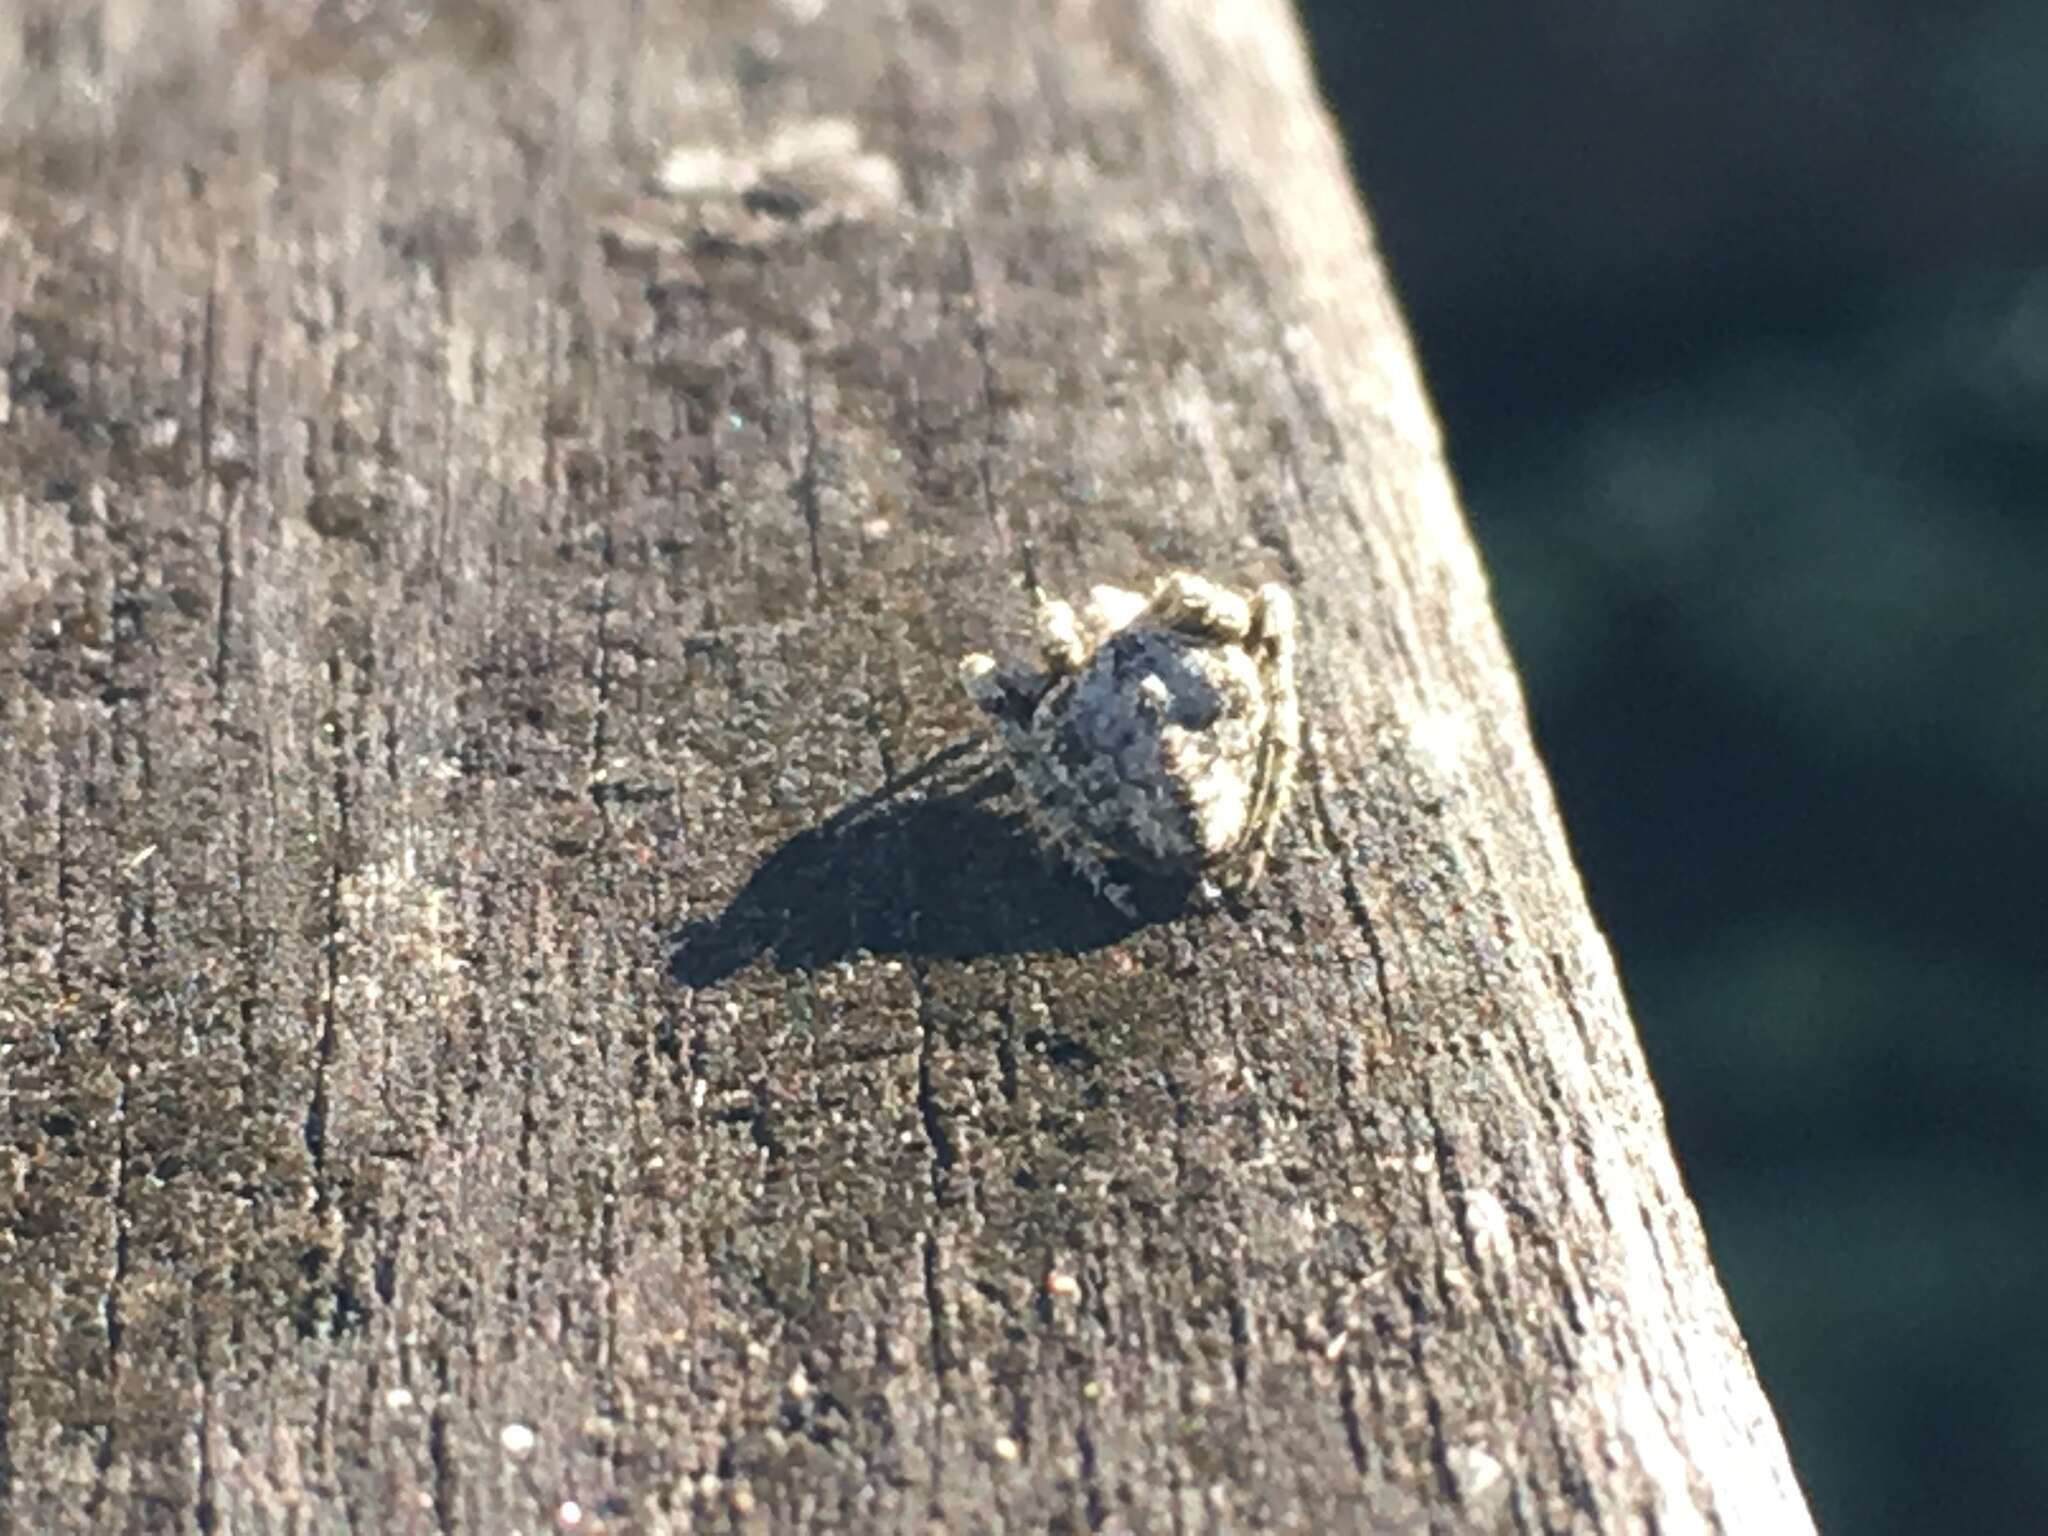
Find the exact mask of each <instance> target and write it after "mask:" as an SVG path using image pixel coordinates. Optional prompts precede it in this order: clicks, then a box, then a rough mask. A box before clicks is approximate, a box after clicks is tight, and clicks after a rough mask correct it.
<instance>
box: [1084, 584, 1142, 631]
mask: <svg viewBox="0 0 2048 1536" xmlns="http://www.w3.org/2000/svg"><path fill="white" fill-rule="evenodd" d="M1145 602H1146V598H1145V594H1144V593H1142V592H1133V591H1132V590H1131V589H1130V588H1129V587H1112V586H1106V585H1105V586H1099V587H1093V588H1090V589H1089V592H1088V602H1087V605H1086V606H1085V607H1084V608H1082V610H1081V622H1082V623H1083V624H1084V625H1085V626H1086V627H1087V629H1088V632H1089V633H1090V634H1091V635H1093V636H1094V637H1095V642H1096V644H1098V645H1100V644H1101V643H1102V642H1103V641H1104V640H1107V639H1108V638H1109V637H1110V636H1111V635H1113V634H1115V633H1116V632H1117V631H1118V630H1120V629H1124V628H1127V627H1128V626H1129V625H1130V624H1131V623H1133V622H1134V621H1135V620H1136V619H1137V617H1138V616H1139V615H1140V614H1142V613H1143V612H1144V611H1145Z"/></svg>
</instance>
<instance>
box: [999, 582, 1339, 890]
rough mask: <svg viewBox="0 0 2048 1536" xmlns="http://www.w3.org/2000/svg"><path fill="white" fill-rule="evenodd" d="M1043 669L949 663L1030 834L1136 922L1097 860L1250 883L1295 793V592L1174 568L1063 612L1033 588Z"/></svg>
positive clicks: (1097, 592) (1225, 883)
mask: <svg viewBox="0 0 2048 1536" xmlns="http://www.w3.org/2000/svg"><path fill="white" fill-rule="evenodd" d="M1036 627H1037V633H1038V648H1039V653H1040V656H1041V657H1042V661H1043V665H1042V667H1040V668H1036V669H1033V668H1021V667H1005V666H1001V665H998V663H997V662H996V660H995V658H993V657H991V656H985V655H981V654H979V653H977V654H974V655H970V656H967V657H965V658H963V659H962V661H961V663H960V680H961V682H962V683H963V684H964V685H965V687H966V689H967V693H968V696H969V697H970V698H972V699H973V700H974V702H975V703H976V704H978V705H979V706H980V707H981V708H982V710H983V711H984V712H986V713H987V715H988V716H989V718H990V719H991V720H992V721H993V722H994V723H995V727H996V730H997V733H998V735H999V736H1000V737H1001V740H1002V743H1003V746H1004V748H1005V749H1006V751H1007V752H1008V754H1009V757H1010V759H1011V762H1012V765H1013V767H1014V769H1015V771H1016V775H1017V779H1018V782H1019V783H1020V784H1021V785H1022V786H1023V788H1024V791H1025V793H1026V795H1027V796H1028V797H1029V798H1030V800H1031V803H1032V808H1033V812H1034V822H1035V825H1036V827H1037V830H1038V832H1039V835H1040V838H1041V839H1042V840H1043V841H1044V842H1045V843H1047V844H1048V845H1049V846H1050V847H1051V848H1052V849H1053V850H1054V851H1056V852H1057V853H1059V854H1060V855H1061V856H1062V857H1063V858H1064V859H1065V860H1066V861H1067V862H1068V863H1069V864H1070V865H1072V866H1073V867H1074V868H1075V869H1076V870H1077V871H1079V872H1080V873H1081V874H1082V875H1083V876H1085V877H1086V878H1087V880H1088V882H1089V883H1090V884H1091V885H1092V886H1094V888H1095V889H1096V891H1098V892H1099V893H1100V894H1101V895H1102V896H1103V897H1104V898H1105V899H1107V900H1108V901H1110V902H1111V903H1112V904H1113V905H1115V906H1116V908H1117V909H1118V910H1119V911H1121V912H1123V913H1125V914H1126V915H1129V916H1135V915H1136V909H1135V906H1134V905H1133V902H1132V899H1131V893H1130V890H1129V889H1128V888H1127V887H1126V886H1123V885H1119V884H1117V883H1116V882H1114V881H1112V880H1111V879H1110V876H1109V869H1108V865H1107V863H1106V860H1107V859H1110V858H1115V859H1121V860H1125V861H1127V862H1129V863H1130V864H1132V865H1135V866H1138V867H1139V868H1141V869H1146V870H1150V871H1153V872H1155V873H1159V874H1164V875H1170V876H1180V877H1189V878H1193V879H1197V880H1200V881H1202V882H1203V884H1204V888H1205V889H1210V890H1213V889H1214V888H1216V887H1221V888H1222V889H1223V890H1226V891H1230V892H1241V891H1245V890H1248V889H1250V888H1251V887H1252V886H1253V885H1255V884H1256V883H1257V882H1258V879H1259V877H1260V876H1261V875H1262V874H1263V873H1264V872H1265V867H1266V857H1267V854H1268V853H1269V852H1270V851H1271V849H1272V846H1273V834H1274V831H1275V829H1276V828H1277V826H1278V824H1279V820H1280V816H1281V814H1282V813H1283V812H1284V811H1285V810H1286V808H1287V802H1288V799H1289V797H1290V796H1291V795H1292V793H1293V791H1294V776H1295V769H1296V766H1297V763H1298V759H1299V751H1300V735H1301V707H1300V703H1299V701H1298V699H1297V698H1296V695H1295V688H1294V599H1293V598H1292V597H1291V596H1290V595H1289V594H1288V592H1287V590H1286V589H1285V588H1284V587H1279V586H1274V585H1267V586H1262V587H1260V588H1259V589H1258V590H1257V591H1256V592H1254V593H1253V594H1252V595H1251V596H1250V597H1248V598H1247V597H1245V596H1244V595H1242V594H1240V593H1238V592H1234V591H1232V590H1231V589H1230V588H1228V587H1225V586H1222V585H1219V584H1218V583H1216V582H1213V581H1210V580H1209V579H1208V578H1207V577H1203V576H1197V575H1195V574H1193V573H1191V572H1187V571H1174V572H1171V573H1170V574H1168V575H1166V576H1164V577H1162V578H1161V579H1160V581H1159V583H1158V585H1157V586H1155V587H1154V588H1153V590H1152V595H1151V597H1149V598H1147V597H1145V596H1143V595H1142V594H1140V593H1137V592H1131V591H1127V590H1125V589H1124V588H1121V587H1109V586H1101V587H1097V588H1095V589H1094V591H1093V592H1092V593H1091V594H1090V595H1089V600H1088V602H1087V604H1086V605H1085V606H1084V607H1083V608H1082V609H1081V611H1080V612H1078V613H1077V612H1076V611H1075V609H1074V607H1073V605H1072V604H1071V603H1066V602H1062V601H1061V600H1059V599H1058V598H1052V597H1048V596H1046V595H1045V594H1044V593H1043V592H1040V593H1038V594H1037V612H1036Z"/></svg>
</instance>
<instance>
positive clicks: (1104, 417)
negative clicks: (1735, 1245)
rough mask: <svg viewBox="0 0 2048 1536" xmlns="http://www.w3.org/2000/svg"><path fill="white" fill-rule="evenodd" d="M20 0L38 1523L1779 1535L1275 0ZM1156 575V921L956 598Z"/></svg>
mask: <svg viewBox="0 0 2048 1536" xmlns="http://www.w3.org/2000/svg"><path fill="white" fill-rule="evenodd" d="M0 33H4V41H0V50H11V52H0V78H4V82H5V84H6V86H7V87H8V89H5V90H0V100H4V101H5V103H6V104H5V105H4V106H0V147H4V159H0V167H4V172H0V304H4V305H5V309H6V320H7V325H6V328H5V331H4V338H5V339H4V342H0V345H4V347H5V349H6V351H5V359H6V368H5V382H6V394H5V396H4V397H0V562H4V563H0V730H4V732H5V742H4V750H0V847H4V849H5V879H4V880H0V1052H4V1056H0V1074H4V1075H0V1128H4V1136H0V1157H4V1159H5V1163H4V1165H0V1171H4V1174H5V1177H4V1178H0V1199H4V1200H5V1202H6V1203H5V1206H4V1221H0V1302H4V1308H0V1529H6V1530H8V1531H62V1530H88V1529H90V1530H102V1529H136V1530H143V1529H147V1530H179V1529H190V1530H198V1531H212V1530H268V1529H283V1530H307V1531H322V1530H342V1529H373V1530H469V1529H493V1530H495V1529H534V1528H538V1527H539V1526H541V1525H544V1524H546V1523H548V1522H550V1521H553V1522H556V1523H559V1524H563V1525H567V1524H572V1523H580V1524H581V1525H582V1526H583V1527H585V1528H596V1527H601V1528H611V1529H635V1530H643V1529H644V1530H658V1529H677V1530H680V1529H694V1528H697V1527H700V1526H705V1525H715V1526H720V1527H724V1526H727V1525H732V1526H734V1527H737V1528H740V1529H777V1530H802V1529H842V1528H849V1527H853V1528H879V1529H924V1528H928V1527H930V1528H943V1529H948V1530H980V1529H989V1530H996V1529H1010V1528H1018V1527H1035V1528H1045V1527H1051V1528H1076V1529H1078V1528H1099V1529H1129V1530H1169V1529H1170V1530H1176V1531H1178V1530H1195V1529H1202V1530H1226V1529H1227V1530H1238V1529H1269V1528H1270V1529H1297V1530H1302V1529H1353V1528H1359V1527H1361V1526H1369V1527H1384V1528H1388V1529H1409V1528H1413V1529H1425V1528H1428V1529H1459V1530H1468V1529H1469V1530H1490V1529H1542V1530H1616V1529H1635V1528H1651V1527H1654V1528H1659V1529H1716V1528H1724V1529H1734V1530H1743V1531H1750V1530H1765V1529H1770V1530H1786V1529H1797V1528H1800V1527H1801V1526H1803V1525H1804V1523H1805V1520H1806V1517H1805V1513H1804V1510H1803V1506H1802V1504H1801V1501H1800V1498H1799V1495H1798V1492H1797V1489H1796V1487H1795V1485H1794V1483H1793V1481H1792V1478H1791V1475H1790V1472H1789V1470H1788V1468H1787V1465H1786V1462H1785V1458H1784V1452H1783V1449H1782V1446H1781V1445H1780V1443H1779V1440H1778V1436H1777V1431H1776V1428H1775V1426H1774V1424H1773V1423H1772V1421H1771V1418H1770V1415H1769V1411H1768V1408H1767V1407H1766V1405H1765V1404H1764V1402H1763V1400H1762V1397H1761V1395H1760V1393H1759V1392H1758V1390H1757V1388H1756V1384H1755V1381H1754V1379H1753V1377H1752V1375H1751V1373H1750V1370H1749V1367H1748V1364H1747V1360H1746V1357H1745V1356H1744V1353H1743V1350H1742V1345H1741V1342H1740V1339H1739V1338H1738V1336H1737V1335H1736V1333H1735V1330H1734V1328H1733V1325H1732V1323H1731V1321H1730V1319H1729V1317H1728V1313H1727V1308H1726V1305H1725V1302H1724V1301H1723V1299H1722V1297H1721V1294H1720V1292H1719V1289H1718V1287H1717V1285H1716V1282H1715V1280H1714V1277H1713V1275H1712V1271H1711V1268H1710V1266H1709V1264H1708V1261H1707V1258H1706V1254H1705V1249H1704V1245H1703V1243H1702V1240H1701V1237H1700V1233H1699V1230H1698V1227H1697V1223H1696V1222H1695V1220H1694V1218H1693V1216H1692V1214H1691V1212H1690V1209H1689V1207H1688V1205H1687V1203H1686V1200H1685V1197H1684V1193H1683V1190H1682V1188H1681V1186H1680V1184H1679V1181H1678V1178H1677V1175H1676V1172H1675V1170H1674V1169H1673V1167H1672V1164H1671V1161H1670V1156H1669V1152H1668V1150H1667V1148H1666V1145H1665V1141H1664V1136H1663V1130H1662V1125H1661V1121H1660V1118H1659V1114H1658V1110H1657V1106H1656V1102H1655V1098H1654V1095H1653V1093H1652V1091H1651V1089H1650V1087H1649V1085H1648V1082H1647V1079H1646V1077H1645V1074H1644V1071H1643V1066H1642V1062H1641V1059H1640V1057H1639V1055H1638V1053H1637V1050H1636V1047H1635V1043H1634V1040H1633V1037H1632V1033H1631V1030H1630V1027H1629V1024H1628V1020H1627V1017H1626V1013H1625V1011H1624V1008H1623V1005H1622V1002H1621V999H1620V995H1619V992H1618V989H1617V987H1616V984H1615V980H1614V976H1613V972H1612V967H1611V965H1610V963H1609V960H1608V958H1607V955H1606V952H1605V949H1604V947H1603V945H1602V944H1601V941H1600V939H1599V937H1598V935H1597V933H1596V932H1595V931H1594V929H1593V927H1592V925H1591V922H1590V920H1589V919H1588V917H1587V915H1586V911H1585V907H1584V903H1583V899H1582V897H1581V895H1580V892H1579V889H1578V885H1577V882H1576V879H1575V877H1574V875H1573V873H1572V870H1571V866H1570V862H1569V858H1568V855H1567V852H1566V849H1565V846H1564V842H1563V839H1562V836H1561V834H1560V832H1559V830H1558V827H1557V823H1556V818H1555V813H1554V810H1553V808H1552V806H1551V803H1550V800H1549V796H1548V792H1547V789H1546V787H1545V785H1544V782H1543V779H1542V776H1541V772H1540V769H1539V768H1538V766H1537V765H1536V763H1535V761H1534V759H1533V756H1532V754H1531V751H1530V748H1529V744H1528V740H1527V734H1526V728H1525V725H1524V721H1523V717H1522V712H1521V706H1520V702H1519V698H1518V695H1517V692H1516V689H1515V685H1514V681H1513V676H1512V673H1511V671H1510V669H1509V666H1508V663H1507V660H1506V658H1505V656H1504V654H1503V652H1502V650H1501V646H1500V642H1499V639H1498V636H1497V634H1496V632H1495V630H1494V627H1493V624H1492V621H1491V618H1490V616H1489V614H1488V611H1487V607H1486V600H1485V592H1484V586H1483V581H1482V578H1481V575H1480V573H1479V570H1478V567H1477V564H1476V561H1475V559H1474V557H1473V554H1472V551H1471V548H1470V545H1469V543H1468V542H1467V540H1466V538H1465V535H1464V532H1463V529H1462V527H1461V525H1460V523H1459V520H1458V517H1457V513H1456V508H1455V505H1454V502H1453V499H1452V495H1451V491H1450V489H1449V486H1448V483H1447V481H1446V478H1445V476H1444V473H1443V470H1442V466H1441V458H1440V453H1439V449H1438V445H1437V442H1436V439H1435V434H1434V429H1433V427H1432V425H1431V423H1430V419H1429V417H1428V413H1427V408H1426V406H1425V405H1424V403H1423V400H1422V396H1421V393H1420V389H1419V386H1418V384H1417V382H1416V379H1415V376H1414V370H1413V367H1412V364H1411V362H1410V359H1409V356H1408V353H1407V349H1406V344H1405V342H1404V340H1403V338H1402V333H1401V330H1400V327H1399V324H1398V321H1397V319H1396V318H1395V315H1394V313H1393V310H1392V306H1391V302H1390V300H1389V298H1388V296H1387V294H1386V292H1385V289H1384V285H1383V282H1382V279H1381V277H1380V274H1379V272H1378V269H1377V267H1376V265H1375V264H1374V262H1373V259H1372V256H1371V253H1370V249H1369V246H1368V243H1367V238H1366V233H1365V229H1364V225H1363V221H1362V218H1361V216H1360V214H1359V212H1358V209H1357V207H1356V204H1355V202H1354V201H1353V198H1352V194H1351V192H1350V191H1349V189H1348V186H1347V184H1346V183H1345V181H1344V178H1343V176H1342V168H1341V165H1340V163H1339V161H1338V158H1337V155H1336V152H1335V149H1334V146H1333V143H1332V140H1331V137H1330V134H1329V131H1328V129H1327V126H1326V124H1325V123H1324V121H1323V119H1322V118H1321V116H1320V114H1319V112H1318V111H1317V110H1316V108H1315V106H1314V104H1313V97H1312V94H1311V92H1310V88H1309V85H1308V82H1307V79H1306V76H1305V72H1304V70H1303V66H1302V61H1301V58H1300V54H1299V49H1298V44H1297V41H1296V39H1295V35H1294V32H1293V30H1292V26H1291V21H1290V19H1289V18H1288V17H1287V16H1286V15H1285V14H1284V13H1283V12H1282V11H1281V10H1280V9H1279V8H1278V7H1276V6H1274V5H1272V4H1269V3H1266V0H1232V3H1230V4H1225V5H1219V6H1206V5H1193V4H1180V3H1175V0H1124V3H1111V0H1103V3H1099V4H1092V5H1091V4H1081V5H1065V4H1062V5H1047V6H1030V7H1017V8H1011V7H1002V6H985V7H978V8H972V9H961V10H958V11H954V10H948V9H943V8H940V7H936V6H922V5H920V6H913V7H899V6H893V5H887V4H882V3H879V0H878V3H873V4H869V3H853V4H845V5H840V6H834V7H829V8H827V7H818V6H815V5H804V4H796V3H789V4H783V5H779V6H777V5H762V6H746V5H718V6H712V7H683V6H676V7H668V6H655V5H646V4H633V3H629V0H600V3H594V4H590V5H581V6H577V7H573V8H572V7H539V6H521V5H513V4H509V3H508V4H503V5H499V4H492V3H486V0H468V3H465V4H459V5H451V6H446V7H442V8H439V9H438V10H432V11H429V10H426V9H415V8H412V7H408V6H404V5H400V4H396V3H393V4H390V5H384V6H377V5H371V6H363V7H356V8H352V9H345V8H331V10H330V9H319V10H316V11H313V12H310V13H307V14H303V15H302V14H299V13H298V12H296V11H292V12H289V13H288V12H287V10H286V8H283V7H278V8H267V9H266V8H248V7H238V8H232V9H230V8H226V7H217V6H211V5H206V4H202V3H199V0H190V3H186V4H182V5H160V4H159V5H154V6H150V5H144V4H142V3H141V0H106V3H104V4H101V5H98V6H89V7H82V8H72V7H56V6H47V7H46V6H33V7H30V8H28V10H27V11H26V12H21V11H18V12H17V13H16V14H15V15H14V16H13V17H12V18H11V19H10V20H8V21H7V22H6V23H5V24H4V25H0ZM1172 565H1192V566H1196V567H1200V568H1203V569H1210V570H1214V571H1217V572H1219V573H1222V574H1227V575H1230V576H1233V577H1236V578H1240V579H1280V580H1285V581H1288V582H1290V583H1291V584H1292V585H1293V586H1294V587H1295V589H1296V591H1297V592H1298V594H1299V597H1300V601H1301V604H1302V608H1303V613H1304V623H1305V631H1306V633H1305V641H1306V653H1305V656H1304V662H1303V665H1304V669H1305V677H1304V687H1305V702H1306V705H1307V708H1308V716H1309V722H1310V734H1309V741H1308V747H1309V761H1308V765H1307V769H1308V771H1307V780H1308V782H1307V784H1306V786H1305V788H1304V792H1303V794H1302V796H1301V797H1300V804H1299V806H1298V808H1297V810H1296V812H1295V814H1294V815H1293V816H1292V817H1291V818H1290V820H1289V823H1288V826H1287V828H1286V830H1285V832H1284V834H1283V837H1282V841H1281V847H1280V856H1279V858H1278V860H1277V864H1276V868H1275V870H1274V872H1273V873H1272V875H1271V876H1269V878H1268V882H1267V884H1266V885H1264V886H1262V887H1261V888H1260V890H1259V892H1258V894H1257V897H1256V899H1255V900H1254V901H1253V902H1251V903H1250V904H1249V906H1248V908H1247V909H1246V910H1244V911H1242V912H1229V911H1222V912H1200V911H1178V912H1176V911H1164V910H1155V911H1153V912H1151V913H1149V914H1148V917H1147V920H1146V921H1143V922H1139V923H1132V922H1128V921H1125V920H1122V919H1119V918H1118V917H1117V915H1116V914H1115V913H1114V912H1113V911H1111V910H1110V909H1108V908H1107V907H1105V906H1103V905H1102V904H1100V903H1098V902H1096V901H1094V900H1093V899H1092V898H1091V897H1090V896H1089V895H1088V893H1087V892H1086V890H1085V888H1084V887H1081V886H1079V885H1077V884H1076V883H1075V882H1074V881H1072V880H1071V879H1069V878H1067V877H1066V876H1064V875H1062V874H1059V873H1057V872H1054V871H1052V870H1050V869H1048V868H1047V867H1046V866H1045V865H1044V863H1043V862H1042V861H1041V860H1040V859H1039V858H1038V857H1037V855H1036V854H1035V852H1034V850H1032V849H1031V848H1030V846H1029V845H1028V843H1027V842H1026V841H1025V839H1024V837H1023V835H1022V833H1021V830H1020V828H1019V825H1018V823H1017V819H1016V813H1017V809H1018V808H1017V806H1016V804H1015V801H1014V796H1013V795H1012V794H1011V792H1010V790H1009V788H1008V786H1007V785H1006V783H1005V782H1004V780H1003V778H1002V776H1001V774H1000V773H999V772H997V771H996V770H995V768H994V764H993V762H992V759H991V757H990V755H989V753H988V752H987V751H986V749H985V748H984V747H983V746H981V745H980V744H978V743H977V741H976V739H975V737H974V735H973V724H972V712H971V710H970V708H969V707H968V706H967V704H966V702H965V701H964V700H963V699H962V698H960V697H959V696H958V690H957V688H956V687H955V685H954V683H953V679H952V668H953V663H954V660H955V658H956V657H957V656H958V655H959V654H960V653H961V652H962V651H964V650H967V649H969V648H976V647H981V646H984V645H986V644H988V643H989V642H990V641H991V640H995V639H1009V640H1011V641H1014V640H1015V639H1016V638H1017V637H1018V635H1019V633H1020V631H1021V628H1022V624H1023V620H1024V615H1025V599H1024V591H1025V587H1026V585H1027V584H1028V583H1029V582H1031V581H1039V582H1042V583H1044V584H1045V585H1046V586H1048V587H1051V588H1053V589H1055V590H1069V589H1076V588H1080V587H1084V586H1085V585H1086V584H1088V583H1089V582H1092V581H1096V580H1103V579H1118V580H1128V581H1139V582H1142V581H1144V580H1146V579H1147V578H1149V576H1151V575H1152V574H1153V573H1155V572H1157V571H1158V570H1160V569H1162V568H1165V567H1168V566H1172Z"/></svg>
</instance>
